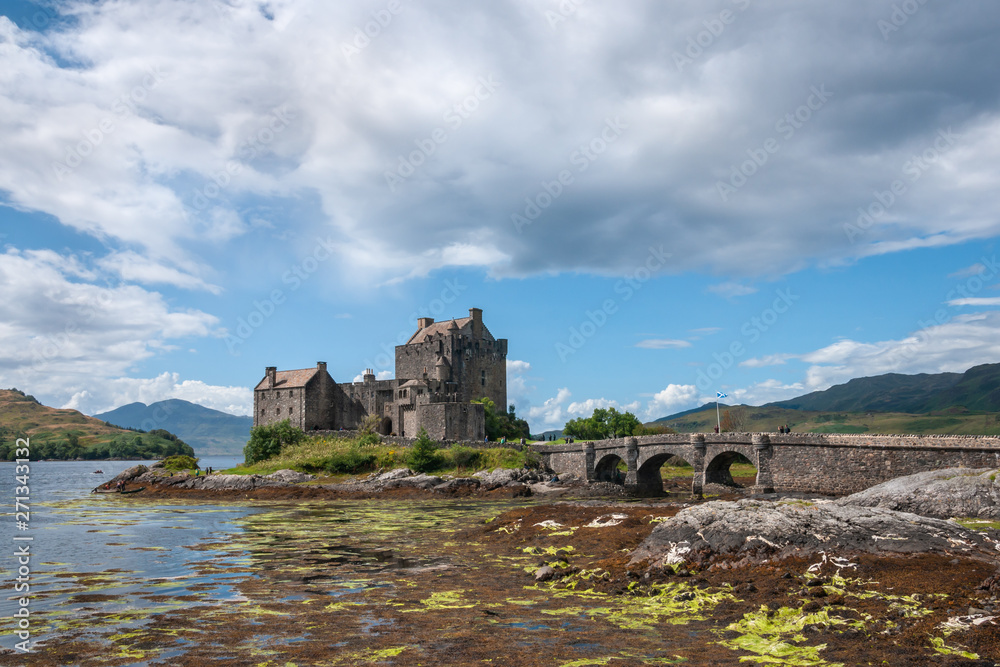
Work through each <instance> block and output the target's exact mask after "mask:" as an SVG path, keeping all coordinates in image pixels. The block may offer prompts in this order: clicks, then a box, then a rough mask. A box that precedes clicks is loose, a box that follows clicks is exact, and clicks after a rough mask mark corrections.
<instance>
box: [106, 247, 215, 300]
mask: <svg viewBox="0 0 1000 667" xmlns="http://www.w3.org/2000/svg"><path fill="white" fill-rule="evenodd" d="M98 264H99V265H100V266H101V268H103V269H105V270H107V271H113V272H115V273H117V274H118V275H119V276H121V278H122V280H125V281H127V282H137V283H142V284H143V285H155V284H165V285H174V286H176V287H181V288H184V289H196V290H205V291H207V292H211V293H212V294H221V293H222V288H221V287H219V286H218V285H212V284H209V283H206V282H205V281H204V280H202V279H201V278H199V277H197V276H195V275H192V274H191V273H188V272H186V271H183V270H180V269H176V268H173V267H170V266H166V265H165V264H163V263H160V262H156V261H154V260H151V259H149V258H148V257H143V256H142V255H140V254H138V253H136V252H133V251H126V252H115V253H111V254H110V255H108V256H107V257H104V258H102V259H101V260H100V261H99V262H98Z"/></svg>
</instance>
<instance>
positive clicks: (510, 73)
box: [0, 0, 1000, 297]
mask: <svg viewBox="0 0 1000 667" xmlns="http://www.w3.org/2000/svg"><path fill="white" fill-rule="evenodd" d="M58 6H59V7H60V8H62V9H63V10H64V11H66V12H68V13H72V14H73V15H74V17H75V20H74V21H72V22H67V23H65V24H62V25H60V28H59V30H58V31H49V32H46V33H44V34H39V33H34V32H30V31H25V30H22V29H20V28H18V27H17V26H16V25H15V24H14V23H13V22H12V21H10V20H9V19H7V18H6V17H0V40H2V42H3V44H4V50H3V52H2V53H0V134H2V136H4V139H5V149H6V150H5V151H3V153H2V154H0V190H2V191H3V192H4V193H5V196H6V198H7V200H8V201H9V202H10V203H11V204H12V205H14V206H17V207H20V208H22V209H25V210H29V211H42V212H45V213H48V214H51V215H53V216H55V217H56V218H57V219H58V220H59V221H60V222H62V223H63V224H65V225H68V226H70V227H72V228H74V229H77V230H80V231H81V232H84V233H87V234H91V235H93V236H95V237H97V238H99V239H101V240H109V239H110V240H115V241H117V242H120V243H121V244H122V246H123V247H129V248H136V252H139V253H140V254H143V255H146V256H148V257H150V258H151V259H154V260H156V261H157V263H158V264H160V265H163V263H164V262H165V261H166V260H169V262H167V263H166V266H175V265H176V266H178V267H181V266H182V262H185V261H191V256H192V255H193V256H195V257H196V258H200V259H198V260H197V261H198V263H200V264H211V261H210V259H211V257H212V254H213V253H215V252H217V251H218V249H219V248H220V247H224V246H225V244H227V242H231V241H232V239H234V238H237V237H241V236H245V235H247V234H248V231H249V230H250V229H251V228H252V227H253V226H254V225H257V226H258V227H259V225H258V223H257V222H256V221H255V218H254V215H253V214H252V213H245V208H244V207H245V206H248V205H249V203H250V202H252V201H257V200H269V199H273V198H291V199H294V200H297V201H309V202H313V201H315V202H316V204H315V206H316V207H317V208H318V214H317V216H316V218H317V219H316V220H314V221H312V222H311V223H297V224H300V225H302V226H309V225H310V224H311V226H313V227H317V228H318V227H322V228H323V229H324V231H325V232H328V233H333V234H334V235H335V236H336V238H337V239H338V245H337V247H339V248H340V252H341V253H342V258H341V261H339V262H338V263H337V264H336V266H339V267H342V270H343V273H344V276H345V277H352V278H355V277H357V276H359V275H360V276H364V280H365V281H366V284H385V283H392V282H395V281H399V280H405V279H407V278H413V277H419V276H424V275H427V274H428V273H429V272H431V271H433V270H435V269H438V268H441V267H480V268H484V269H487V270H489V271H490V272H491V273H492V274H493V275H494V276H506V275H526V274H538V273H543V274H544V273H551V272H564V271H582V272H593V273H603V274H608V275H610V274H618V275H620V274H621V273H623V272H626V271H633V270H634V269H635V267H637V266H641V265H642V262H643V261H644V260H645V256H646V248H647V247H648V246H649V245H651V244H656V243H661V242H662V239H664V238H670V242H671V267H670V268H671V270H676V271H684V270H690V269H696V270H705V269H706V268H707V269H709V270H715V271H718V272H719V273H722V274H724V275H727V276H728V275H733V276H738V277H739V276H747V277H756V276H772V275H775V274H781V273H786V272H789V271H795V270H798V269H799V268H801V267H802V266H803V265H804V264H805V263H809V262H812V261H816V260H819V261H821V262H822V261H830V262H836V261H843V260H851V259H854V258H857V257H861V256H867V255H871V254H880V253H885V252H897V251H900V250H903V249H906V248H910V247H916V246H928V245H936V246H940V245H946V244H955V243H961V242H963V241H967V240H971V239H982V238H987V237H992V236H996V235H997V234H1000V202H998V201H997V199H996V197H995V194H994V193H995V192H996V189H997V185H998V176H997V172H996V169H995V164H996V163H997V160H998V159H1000V112H998V109H997V104H996V102H995V100H993V99H992V98H990V97H989V96H983V95H981V94H980V87H977V86H976V85H975V83H974V82H976V81H982V80H989V77H990V76H991V75H992V71H991V70H990V69H989V68H990V64H991V63H993V62H995V61H996V59H997V58H996V56H997V49H998V48H1000V47H998V46H997V45H994V44H992V43H991V44H988V45H986V46H985V47H983V45H982V42H974V41H973V42H970V41H968V40H963V39H961V35H962V34H963V29H974V28H978V27H979V26H982V25H988V24H990V22H991V21H994V20H995V19H996V16H997V12H998V11H1000V9H997V8H994V7H989V8H987V9H982V8H980V9H978V10H977V11H975V12H972V11H962V12H952V11H951V10H950V9H949V8H948V7H946V6H944V5H942V6H940V7H935V6H931V5H928V6H926V7H923V8H922V9H921V13H922V14H921V16H922V17H926V19H925V20H926V23H925V26H926V28H927V30H926V31H924V32H923V33H922V39H921V40H919V41H916V42H913V43H912V44H908V46H907V48H899V47H898V46H895V45H894V44H889V45H887V44H886V43H884V40H882V38H881V35H880V34H879V33H878V31H877V30H871V26H873V25H875V23H876V22H877V20H878V19H879V18H882V13H883V12H881V9H882V8H878V7H875V6H873V5H871V4H870V3H865V2H862V1H861V0H845V2H840V3H826V4H822V5H812V6H810V7H809V8H808V9H807V10H803V11H790V10H788V8H787V7H785V6H784V5H782V4H780V3H779V4H774V5H767V6H763V5H762V6H757V5H754V7H753V9H752V10H750V11H747V12H746V13H742V12H740V13H738V14H737V15H736V16H737V19H736V20H735V21H734V22H733V24H732V25H730V26H727V29H726V30H727V32H726V37H725V39H721V40H717V41H716V42H715V43H713V44H712V45H710V48H707V49H706V50H705V53H704V55H702V56H701V57H699V58H698V59H695V60H694V61H693V62H692V63H691V64H690V66H689V67H687V68H686V69H685V70H684V71H678V67H677V64H676V63H675V62H674V61H673V59H671V58H663V57H662V53H661V52H659V51H656V50H655V49H654V50H648V49H645V50H644V49H641V48H637V46H636V45H641V44H653V43H656V44H665V45H668V47H667V49H668V51H669V48H671V47H669V45H671V44H673V45H683V44H685V43H687V40H688V39H689V38H690V37H691V35H693V34H697V31H698V30H703V27H701V26H700V21H701V19H702V18H703V17H700V16H696V14H697V12H693V11H692V6H691V5H690V3H639V4H635V5H630V6H629V7H628V8H625V9H623V8H622V7H617V6H615V7H610V6H608V7H599V6H597V5H594V6H592V7H590V8H589V9H588V10H587V11H579V12H577V13H576V14H574V16H573V17H572V20H570V21H568V22H567V23H565V24H562V25H561V26H560V29H559V30H558V31H551V30H550V29H549V26H548V25H547V23H546V21H545V20H544V17H543V16H542V15H541V14H540V13H539V12H538V10H537V8H536V7H535V5H534V4H532V3H530V2H528V1H527V0H511V2H506V3H479V4H476V5H468V4H465V5H461V6H459V5H457V4H455V3H449V2H443V3H439V4H437V5H434V6H421V5H418V4H415V3H414V4H410V5H406V14H405V16H402V15H401V16H400V17H399V18H398V20H394V21H393V23H392V24H390V25H388V26H386V27H385V29H384V30H383V34H381V35H380V36H378V37H377V38H376V39H373V40H372V43H371V44H370V45H369V46H368V47H367V48H365V49H363V50H362V51H361V52H360V53H358V54H356V55H354V56H352V57H351V58H347V57H345V55H344V53H343V52H342V48H341V46H342V44H343V43H345V42H347V41H349V40H350V39H351V38H352V36H353V34H354V30H355V28H356V27H357V26H362V25H364V23H365V22H366V21H370V20H371V18H370V7H365V6H363V5H362V4H359V3H354V2H346V3H317V2H312V1H309V0H282V1H281V2H272V3H269V4H268V10H267V12H263V11H259V10H258V7H257V6H256V5H253V4H252V3H242V4H239V5H236V4H235V3H230V4H224V3H170V2H159V1H156V0H136V1H135V2H129V3H123V2H105V3H88V2H82V1H74V2H67V3H60V4H59V5H58ZM178 34H184V35H185V47H184V48H183V49H178V48H177V43H176V38H175V36H176V35H178ZM581 44H586V48H580V45H581ZM831 45H832V46H831ZM983 48H986V51H985V52H983V51H982V49H983ZM874 50H878V52H879V53H880V57H879V58H878V59H877V60H878V62H877V64H876V65H875V66H872V64H871V63H872V62H874V61H873V60H871V59H865V60H860V59H859V57H858V55H857V54H870V53H871V52H873V51H874ZM514 51H516V52H518V53H521V54H524V57H523V58H510V57H509V54H510V53H511V52H514ZM749 52H752V53H753V57H752V58H748V57H746V54H747V53H749ZM790 52H794V53H796V54H797V57H796V58H792V59H790V58H788V57H787V54H788V53H790ZM414 53H419V54H420V57H419V58H414V57H413V54H414ZM942 54H944V55H942ZM538 62H545V63H546V68H545V72H544V76H543V75H542V74H541V73H540V71H539V69H538V67H537V63H538ZM862 63H863V65H862ZM817 71H822V72H824V79H825V80H826V81H827V83H828V90H829V91H830V94H831V97H830V101H829V103H828V104H826V105H825V106H823V107H822V108H821V109H819V110H818V111H816V112H815V113H814V114H813V118H812V119H811V120H810V122H809V123H808V125H807V126H806V127H805V129H804V130H803V131H800V132H796V133H795V135H794V136H792V137H787V138H782V140H781V159H780V160H775V161H773V162H769V163H768V164H767V165H766V168H761V169H760V170H759V171H758V172H757V173H756V174H755V175H754V176H753V177H752V178H751V179H749V180H748V182H747V183H746V185H745V186H743V187H740V188H739V191H738V192H736V193H735V194H733V195H732V196H731V197H729V198H728V200H727V199H724V198H722V197H721V196H720V192H719V189H718V186H717V184H718V183H720V182H726V181H727V180H728V179H729V178H730V175H731V173H732V171H733V169H734V168H735V165H737V164H739V163H741V162H742V161H745V160H746V159H747V158H746V155H747V151H748V150H754V149H757V148H759V146H760V145H761V144H762V142H764V141H765V140H767V139H768V138H769V137H772V136H774V135H775V121H776V120H777V119H780V118H782V117H784V116H785V114H787V113H789V112H790V111H794V110H795V109H797V108H798V107H800V105H802V104H804V103H805V102H806V100H807V99H808V98H809V96H810V95H813V94H814V93H813V92H812V90H811V88H810V85H812V84H810V83H808V82H809V81H811V80H812V75H811V73H814V72H817ZM928 72H930V74H928ZM553 77H555V78H553ZM914 78H920V80H921V82H922V85H921V87H920V90H919V91H915V90H911V89H909V88H907V87H906V86H905V85H901V82H906V81H910V80H912V79H914ZM553 80H559V81H560V82H561V84H560V85H558V86H552V85H551V81H553ZM483 81H486V82H488V85H486V86H485V87H484V84H483V83H482V82H483ZM815 85H817V86H819V85H820V84H815ZM824 85H826V84H824ZM567 91H581V92H579V94H572V93H567ZM583 91H585V92H583ZM477 93H478V94H479V97H476V94H477ZM581 95H584V96H585V99H586V102H587V103H586V104H581V100H582V99H584V98H583V97H581ZM468 100H472V106H474V108H470V109H468V110H463V115H460V116H459V115H455V114H454V109H455V107H456V105H459V107H460V108H462V107H461V105H463V104H466V103H467V101H468ZM857 108H864V109H866V113H865V114H863V115H861V116H859V115H858V114H857V113H854V110H855V109H857ZM913 108H920V109H921V113H920V114H915V113H909V115H908V116H906V119H907V122H899V119H900V117H901V115H900V114H901V113H904V112H901V111H900V110H901V109H903V110H907V109H913ZM359 110H363V113H362V112H360V111H359ZM449 112H451V115H450V116H449V115H448V114H449ZM904 115H905V113H904ZM450 118H451V119H458V120H459V121H460V122H457V123H456V122H455V121H454V120H449V119H450ZM942 118H946V119H948V122H950V123H951V124H952V128H947V127H940V126H939V125H938V123H939V122H940V119H942ZM616 119H617V120H616ZM608 122H611V123H613V124H616V125H617V126H618V127H619V128H620V130H621V132H620V134H619V135H618V136H617V137H616V140H615V142H614V143H613V144H611V145H609V146H608V147H607V150H605V151H602V153H601V155H599V156H597V159H596V160H594V161H592V162H590V163H588V165H587V169H586V170H585V171H575V172H573V177H574V182H573V183H572V184H571V185H570V186H567V187H565V188H564V191H563V192H562V193H561V194H560V195H559V196H558V197H555V198H554V200H553V201H552V202H551V203H550V204H549V205H547V206H546V207H545V209H544V210H543V211H540V214H539V217H538V220H537V222H534V223H533V224H531V225H529V226H527V227H523V228H521V229H518V228H516V227H515V225H514V224H512V220H511V216H512V215H513V214H515V213H521V212H523V211H524V209H525V206H527V205H528V204H526V201H528V203H529V204H530V200H531V199H532V198H537V195H538V193H539V192H544V191H543V190H540V188H541V187H542V186H541V184H543V183H551V182H552V179H553V178H554V177H555V175H557V174H559V173H560V171H561V170H563V169H576V166H575V165H574V164H573V162H572V161H571V156H572V155H573V152H574V151H575V150H577V148H578V147H579V146H580V145H581V144H582V143H586V142H587V141H588V140H590V139H591V138H596V137H600V135H601V133H602V132H604V131H605V128H606V127H607V123H608ZM102 128H105V129H102ZM439 128H440V129H441V130H442V131H443V132H444V133H445V136H446V141H443V142H437V141H434V140H432V139H430V137H432V136H434V133H435V131H436V130H437V129H439ZM719 128H725V131H719ZM942 132H944V133H945V135H944V138H945V139H946V141H945V144H947V145H945V144H942V143H941V141H943V139H942V134H941V133H942ZM949 133H950V134H949ZM428 141H430V142H431V143H430V144H428V143H427V142H428ZM935 142H937V143H938V144H939V145H940V146H941V147H942V149H941V150H940V151H939V154H938V155H936V157H935V159H934V160H933V163H932V164H930V166H929V168H928V169H927V170H926V171H924V172H923V173H921V176H920V185H919V188H911V189H910V190H909V191H908V192H906V194H905V196H900V197H899V198H898V200H897V201H895V203H894V205H893V207H892V210H891V212H890V215H888V216H886V218H885V220H882V219H879V220H876V221H875V223H874V224H872V225H870V226H868V227H866V228H865V229H864V230H862V233H861V234H860V235H859V236H857V237H853V238H852V237H850V236H849V235H847V234H845V227H844V225H845V224H848V223H853V222H855V219H856V217H857V213H855V212H856V211H857V209H858V207H859V206H860V205H864V204H866V203H867V202H865V201H864V200H862V201H860V202H859V201H858V196H859V195H858V193H868V192H871V190H872V188H873V184H880V183H885V184H888V183H892V182H893V180H894V179H898V178H905V177H906V175H905V174H902V173H901V171H900V167H901V165H903V164H905V163H906V162H907V161H908V160H909V159H910V158H911V156H913V155H914V154H920V155H923V154H925V152H926V151H927V150H929V149H932V148H934V146H935ZM427 146H430V148H427ZM873 146H875V147H877V150H873ZM84 153H85V154H84ZM414 155H416V156H417V157H416V158H413V157H412V156H414ZM57 163H59V164H67V165H69V163H72V166H67V167H65V168H64V169H55V168H54V167H53V165H55V164H57ZM401 163H402V164H404V165H406V166H407V175H406V176H405V178H404V179H403V181H404V182H402V183H401V184H400V185H399V187H398V188H396V191H395V192H393V191H391V190H390V189H389V188H388V186H387V183H386V173H391V172H397V171H399V170H400V164H401ZM407 163H410V164H409V165H407ZM415 163H416V164H415ZM409 167H412V172H410V171H408V169H409ZM664 183H670V184H671V187H666V188H665V187H664V186H663V184H664ZM789 192H794V193H795V194H794V195H791V196H790V195H789V194H788V193H789ZM956 202H958V203H956ZM557 247H558V248H560V249H561V252H558V253H555V252H553V251H552V249H553V248H557ZM170 262H172V263H170ZM331 266H333V265H331ZM359 269H361V271H360V272H359ZM182 273H187V274H191V275H194V276H195V281H194V282H193V283H192V288H195V289H205V287H203V286H200V285H199V284H198V283H197V280H198V279H202V280H203V278H201V277H200V276H198V275H197V274H196V273H192V272H191V271H186V270H182ZM168 274H169V272H165V271H162V270H160V271H159V272H158V276H159V278H158V279H164V278H170V277H171V275H168ZM738 277H737V278H734V279H733V280H732V281H729V282H724V283H721V284H720V285H716V286H714V287H713V288H712V289H713V291H715V292H716V293H719V294H722V295H723V296H727V297H736V296H741V295H745V294H749V293H752V291H753V290H754V288H752V287H748V286H746V285H744V284H742V283H740V282H738V280H739V278H738ZM147 278H148V276H147ZM172 278H173V279H174V280H180V281H181V282H185V281H188V280H189V279H188V278H184V277H183V276H178V275H172ZM359 281H360V279H359ZM209 284H210V283H209V282H208V281H206V282H205V285H209Z"/></svg>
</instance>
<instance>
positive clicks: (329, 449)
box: [226, 436, 540, 475]
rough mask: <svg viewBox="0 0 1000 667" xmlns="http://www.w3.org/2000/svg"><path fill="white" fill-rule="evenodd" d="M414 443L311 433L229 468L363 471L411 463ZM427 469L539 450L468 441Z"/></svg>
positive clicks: (521, 460) (488, 464)
mask: <svg viewBox="0 0 1000 667" xmlns="http://www.w3.org/2000/svg"><path fill="white" fill-rule="evenodd" d="M411 449H412V448H410V447H402V446H399V445H392V444H386V443H381V442H372V440H371V438H366V437H364V436H362V437H361V438H336V437H329V436H312V437H307V438H305V439H304V440H302V441H301V442H299V443H297V444H294V445H289V446H286V447H285V448H284V449H283V450H282V451H281V452H280V453H279V454H277V455H276V456H273V457H271V458H268V459H265V460H263V461H259V462H257V463H255V464H253V465H241V466H238V467H236V468H233V469H231V470H228V471H226V472H229V473H233V474H238V475H250V474H257V475H267V474H270V473H272V472H275V471H277V470H285V469H288V470H297V471H298V472H304V473H309V474H316V475H360V474H365V473H371V472H375V471H377V470H392V469H393V468H405V467H410V466H409V463H408V461H409V460H410V458H411ZM434 454H435V458H434V465H433V467H432V468H430V469H428V470H427V472H435V473H442V474H443V473H448V474H453V475H462V474H471V473H472V472H475V471H477V470H493V469H496V468H533V467H537V466H538V465H539V463H540V458H539V457H538V455H537V454H535V453H533V452H530V451H518V450H516V449H511V448H508V447H491V448H489V449H473V448H472V447H466V446H462V445H456V446H453V447H447V448H440V449H437V450H436V451H435V452H434Z"/></svg>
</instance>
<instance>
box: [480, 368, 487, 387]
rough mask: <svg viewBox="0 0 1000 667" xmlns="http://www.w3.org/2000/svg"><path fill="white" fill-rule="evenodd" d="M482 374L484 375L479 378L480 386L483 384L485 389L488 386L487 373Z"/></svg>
mask: <svg viewBox="0 0 1000 667" xmlns="http://www.w3.org/2000/svg"><path fill="white" fill-rule="evenodd" d="M481 373H482V375H481V376H480V378H479V382H480V384H482V385H483V386H484V387H485V386H486V371H481Z"/></svg>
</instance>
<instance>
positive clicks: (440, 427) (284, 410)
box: [253, 308, 507, 440]
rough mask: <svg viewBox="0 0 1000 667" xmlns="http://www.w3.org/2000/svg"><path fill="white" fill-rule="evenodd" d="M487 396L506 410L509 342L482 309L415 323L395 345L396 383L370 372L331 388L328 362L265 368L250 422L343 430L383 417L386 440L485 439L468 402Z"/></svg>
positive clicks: (479, 413) (481, 417) (481, 418)
mask: <svg viewBox="0 0 1000 667" xmlns="http://www.w3.org/2000/svg"><path fill="white" fill-rule="evenodd" d="M484 397H485V398H489V399H491V400H492V401H493V403H494V404H495V405H496V406H497V409H498V410H506V409H507V339H505V338H500V339H497V338H494V337H493V334H491V333H490V331H489V329H487V328H486V326H485V325H484V324H483V311H482V310H480V309H479V308H470V309H469V316H468V317H463V318H458V319H453V320H446V321H443V322H435V321H434V319H433V318H430V317H422V318H420V319H419V320H417V331H416V332H415V333H414V334H413V335H412V336H410V339H409V340H408V341H407V342H406V343H405V344H403V345H397V346H396V378H395V379H393V380H376V379H375V373H374V371H372V370H371V369H366V370H365V373H364V375H363V376H362V381H361V382H341V383H338V382H334V381H333V378H332V377H330V374H329V373H328V372H327V370H326V362H323V361H321V362H319V363H318V364H316V367H315V368H306V369H301V370H289V371H279V370H278V369H277V368H276V367H274V366H268V367H267V369H266V370H265V374H264V379H262V380H261V381H260V382H259V383H258V384H257V386H256V388H255V389H254V393H253V423H254V426H262V425H265V424H272V423H275V422H279V421H282V420H284V419H288V420H289V421H290V422H291V424H292V426H297V427H298V428H301V429H302V430H303V431H314V430H339V429H342V428H343V429H353V428H355V427H357V426H358V425H359V424H360V423H361V422H362V421H363V420H364V419H365V418H366V417H367V416H368V415H378V417H379V418H380V423H379V432H381V433H382V434H383V435H392V434H395V435H400V436H405V437H415V436H416V435H417V433H418V432H419V431H420V428H421V427H423V428H424V429H426V430H427V434H428V435H429V436H430V437H431V438H433V439H435V440H482V439H483V438H484V436H485V434H486V418H485V414H484V411H483V406H482V405H481V404H479V403H472V402H471V401H473V400H476V399H480V398H484Z"/></svg>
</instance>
